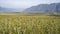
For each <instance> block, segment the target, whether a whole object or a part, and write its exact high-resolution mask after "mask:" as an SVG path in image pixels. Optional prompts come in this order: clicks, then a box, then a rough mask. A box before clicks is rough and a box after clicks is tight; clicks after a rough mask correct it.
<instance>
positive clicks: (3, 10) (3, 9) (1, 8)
mask: <svg viewBox="0 0 60 34" xmlns="http://www.w3.org/2000/svg"><path fill="white" fill-rule="evenodd" d="M21 11H23V9H21V8H5V7H0V12H21Z"/></svg>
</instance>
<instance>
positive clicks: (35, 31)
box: [0, 14, 60, 34]
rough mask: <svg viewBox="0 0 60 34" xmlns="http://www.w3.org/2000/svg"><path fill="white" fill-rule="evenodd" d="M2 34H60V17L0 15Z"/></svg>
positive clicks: (0, 32) (0, 31) (0, 33)
mask: <svg viewBox="0 0 60 34" xmlns="http://www.w3.org/2000/svg"><path fill="white" fill-rule="evenodd" d="M0 34H60V16H57V15H53V16H51V15H50V16H49V15H33V16H32V15H25V14H24V15H20V14H19V15H0Z"/></svg>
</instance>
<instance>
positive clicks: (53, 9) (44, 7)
mask: <svg viewBox="0 0 60 34" xmlns="http://www.w3.org/2000/svg"><path fill="white" fill-rule="evenodd" d="M23 12H32V13H36V12H37V13H39V12H40V13H60V3H51V4H39V5H37V6H32V7H30V8H27V9H25V10H24V11H23Z"/></svg>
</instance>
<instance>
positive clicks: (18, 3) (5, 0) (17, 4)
mask: <svg viewBox="0 0 60 34" xmlns="http://www.w3.org/2000/svg"><path fill="white" fill-rule="evenodd" d="M57 2H60V0H0V6H1V7H6V8H28V7H31V6H35V5H38V4H50V3H57Z"/></svg>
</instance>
